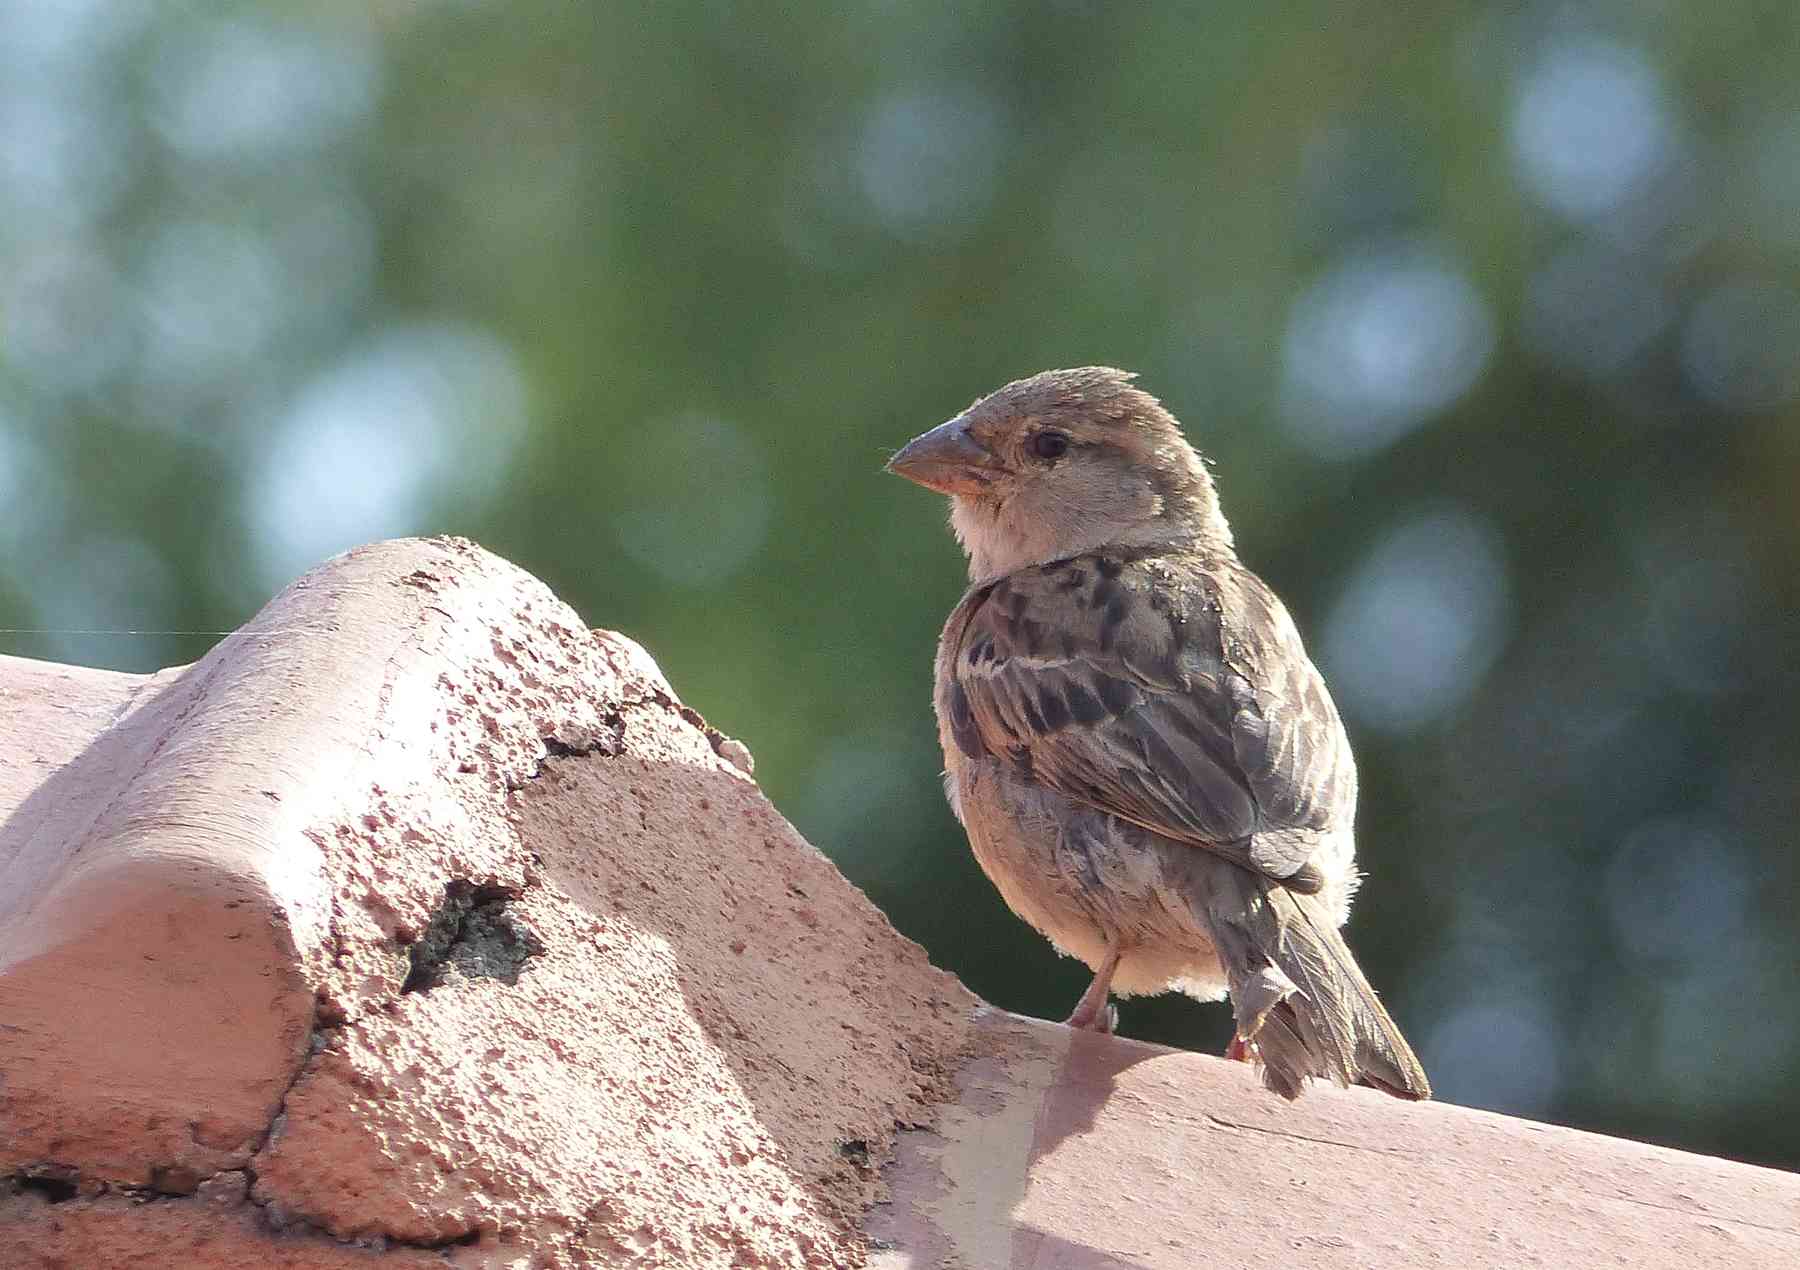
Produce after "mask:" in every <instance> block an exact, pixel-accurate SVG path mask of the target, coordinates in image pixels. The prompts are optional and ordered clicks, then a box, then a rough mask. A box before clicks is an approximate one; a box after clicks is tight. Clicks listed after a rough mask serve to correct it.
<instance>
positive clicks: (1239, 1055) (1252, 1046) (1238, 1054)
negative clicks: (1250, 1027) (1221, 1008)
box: [1225, 1034, 1256, 1063]
mask: <svg viewBox="0 0 1800 1270" xmlns="http://www.w3.org/2000/svg"><path fill="white" fill-rule="evenodd" d="M1225 1057H1226V1058H1228V1059H1230V1060H1231V1061H1232V1062H1234V1063H1253V1062H1255V1061H1256V1042H1254V1041H1246V1040H1245V1039H1244V1038H1243V1037H1241V1036H1238V1035H1236V1034H1233V1036H1232V1038H1231V1044H1229V1045H1227V1046H1226V1047H1225Z"/></svg>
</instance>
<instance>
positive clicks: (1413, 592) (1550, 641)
mask: <svg viewBox="0 0 1800 1270" xmlns="http://www.w3.org/2000/svg"><path fill="white" fill-rule="evenodd" d="M0 29H4V30H5V31H6V32H7V36H6V39H5V40H4V41H0V177H3V180H0V508H4V513H3V514H0V553H3V554H0V626H5V627H8V628H30V629H32V630H43V629H46V628H54V629H56V630H63V631H67V630H74V629H90V628H131V629H134V630H145V629H150V630H161V629H183V630H187V629H200V630H205V629H216V628H226V627H230V626H232V625H235V624H236V623H238V622H240V621H242V620H244V619H245V618H247V617H248V616H249V615H250V614H251V613H252V612H254V611H255V609H256V607H257V606H258V605H259V604H260V603H261V602H262V601H263V600H264V599H266V598H267V596H268V595H269V594H270V593H272V592H273V591H274V590H275V589H278V588H279V587H280V586H281V585H282V584H284V583H285V582H286V581H287V580H288V579H289V578H291V577H292V576H293V575H294V574H296V573H298V572H299V571H300V570H301V569H303V568H304V567H306V566H307V565H308V564H310V563H313V562H314V561H316V560H317V559H319V558H321V557H323V556H324V555H327V554H330V553H331V552H333V551H336V550H339V549H341V548H343V547H347V546H349V545H352V544H353V543H355V542H358V541H362V540H367V539H370V538H376V537H382V536H388V535H393V534H399V533H409V532H437V531H452V532H458V533H464V534H468V535H471V536H473V537H475V538H477V539H479V540H480V541H482V542H483V543H485V544H486V545H487V546H489V547H490V548H492V549H494V550H495V551H498V552H500V553H501V554H503V555H505V556H507V557H509V558H511V559H512V560H514V561H516V562H518V563H519V564H521V565H523V566H524V567H526V568H528V569H530V570H531V571H533V572H534V573H536V574H537V575H539V576H540V577H542V578H544V579H545V580H546V581H548V582H549V583H550V584H551V585H552V586H553V587H554V588H555V589H556V590H557V591H558V592H559V593H560V594H561V595H562V596H563V597H565V598H566V599H568V600H569V601H570V602H571V603H573V604H574V605H575V606H576V608H577V609H579V610H580V611H581V612H582V613H583V614H584V615H585V616H586V617H587V618H588V619H589V620H590V621H592V622H593V623H595V624H597V625H605V626H609V627H615V628H618V629H620V630H623V631H625V632H628V633H629V634H631V635H633V636H634V637H636V638H637V639H639V640H640V641H642V642H643V643H644V644H645V645H646V646H648V647H649V648H650V649H651V651H652V652H653V653H654V654H655V655H656V656H657V657H658V659H659V660H660V662H661V664H662V665H663V667H664V669H665V670H666V671H667V673H668V674H669V676H670V678H671V680H672V681H673V682H674V683H675V685H676V686H677V688H678V689H679V690H680V691H681V693H682V694H683V696H684V697H685V698H686V699H687V700H688V701H689V702H691V703H692V704H694V705H695V706H697V707H698V708H700V709H701V710H702V711H703V712H704V713H705V714H706V715H707V717H708V718H709V719H710V720H711V721H712V722H714V723H715V724H717V725H718V726H720V727H722V728H724V729H725V730H726V731H728V732H731V733H733V734H735V735H738V736H741V737H743V738H744V739H745V740H746V741H747V742H748V743H749V744H750V746H751V747H752V749H753V750H754V751H755V753H756V756H757V759H758V774H759V777H760V779H761V780H762V782H763V785H764V787H765V788H766V789H767V790H768V792H769V794H770V795H771V797H772V798H773V799H774V800H775V802H776V803H777V804H778V805H779V806H781V807H782V808H783V809H784V810H785V811H786V812H787V813H788V814H789V816H790V817H792V818H793V819H794V820H795V821H796V822H797V823H798V824H799V825H800V827H801V828H802V829H803V830H804V831H805V832H806V833H807V834H808V835H809V837H811V838H812V840H813V841H814V842H816V843H817V844H818V845H819V846H820V847H821V848H822V849H823V850H825V851H826V852H828V853H829V854H830V855H831V856H832V857H833V858H834V859H835V860H837V861H838V862H839V864H840V865H841V866H842V867H843V869H844V870H845V872H846V873H848V874H849V875H850V877H851V878H852V879H854V880H855V881H856V882H858V883H859V884H860V885H861V886H863V887H864V888H865V889H866V890H867V891H868V892H869V894H870V895H871V896H872V897H873V898H874V899H875V901H876V902H877V903H879V904H880V905H881V906H882V907H883V908H885V909H886V910H887V912H888V913H889V914H890V915H891V916H892V918H893V920H894V922H895V923H896V925H898V926H899V927H900V929H902V930H903V931H905V932H906V933H908V934H910V935H912V936H913V937H914V938H916V939H918V940H919V941H920V942H921V943H923V944H924V945H925V946H926V947H927V948H928V949H929V950H930V952H931V954H932V956H933V958H934V959H935V960H936V961H937V962H938V963H939V964H941V965H944V966H946V967H948V968H950V969H952V970H954V971H956V972H957V973H958V974H960V975H961V976H962V977H963V978H964V979H965V981H967V982H968V983H969V984H970V986H971V987H973V988H974V989H975V990H976V991H978V992H980V993H981V994H982V995H984V996H985V997H987V998H989V999H990V1000H992V1001H994V1002H996V1003H998V1004H1001V1005H1003V1006H1006V1007H1008V1008H1012V1009H1016V1010H1021V1011H1026V1012H1030V1013H1036V1014H1044V1015H1049V1016H1052V1017H1060V1015H1061V1014H1062V1013H1064V1012H1066V1010H1067V1009H1068V1007H1069V1005H1070V1003H1071V1002H1072V1001H1073V1000H1074V998H1075V996H1076V995H1077V994H1078V993H1079V991H1080V989H1081V986H1082V985H1083V983H1084V982H1085V979H1086V974H1085V971H1084V970H1083V969H1082V968H1080V967H1078V966H1076V965H1074V964H1073V963H1070V962H1066V961H1059V960H1058V959H1057V958H1056V957H1055V956H1054V954H1053V953H1052V952H1051V950H1050V949H1049V948H1048V947H1047V946H1046V945H1045V944H1044V943H1043V942H1042V941H1041V940H1040V939H1039V938H1038V937H1037V936H1036V935H1034V934H1032V933H1031V932H1030V931H1028V930H1026V929H1025V928H1024V927H1023V926H1022V925H1021V924H1020V923H1019V922H1017V921H1016V920H1015V919H1013V918H1012V917H1011V916H1010V915H1009V914H1008V913H1007V912H1006V911H1005V909H1004V908H1003V906H1002V905H1001V904H1000V903H999V901H998V899H997V898H996V897H995V895H994V894H993V892H992V890H991V888H990V887H989V886H988V885H987V884H986V882H985V881H984V879H983V878H982V877H981V876H980V874H979V872H978V870H977V869H976V867H975V866H974V864H973V862H972V860H971V859H970V858H969V855H968V852H967V850H966V848H965V846H964V845H963V842H962V839H961V836H960V833H959V831H958V829H957V827H956V826H955V824H954V822H953V821H952V820H951V818H950V816H949V813H948V811H947V810H946V808H945V806H944V803H943V799H942V797H941V794H940V789H939V783H938V769H939V757H938V755H937V753H936V749H935V746H936V742H935V736H934V732H933V726H932V722H931V718H930V707H929V700H928V696H929V693H928V679H929V672H930V659H931V654H932V649H933V645H934V641H935V638H936V634H937V627H938V623H939V622H940V621H941V619H942V617H943V615H944V614H945V613H946V612H947V611H948V610H949V608H950V607H951V605H952V604H953V603H954V602H955V599H956V597H957V595H958V593H959V590H960V587H961V579H962V572H961V570H962V566H961V561H960V559H959V558H958V556H957V553H956V550H955V547H954V545H953V543H952V542H951V540H950V538H949V536H948V534H947V533H946V532H944V529H943V523H942V522H943V509H942V507H941V506H939V505H938V504H937V501H936V500H934V499H932V498H930V497H929V496H927V495H925V494H923V493H922V492H920V491H918V490H916V489H913V488H911V487H907V486H904V485H902V484H901V483H900V482H898V481H895V480H893V479H892V478H889V477H886V476H884V475H882V473H881V465H882V462H883V460H884V458H885V455H886V454H887V453H888V452H889V451H891V450H892V449H893V448H895V447H897V446H898V445H899V444H900V443H901V442H903V441H904V440H906V439H907V438H908V437H909V436H911V435H913V434H914V433H916V432H918V431H920V430H921V429H923V428H925V427H927V426H930V425H931V424H934V423H936V422H938V421H939V420H941V419H943V418H945V417H947V416H949V415H951V414H953V413H954V412H956V411H957V410H958V409H960V408H961V407H962V406H963V405H965V404H966V403H967V402H968V401H969V400H971V399H972V398H974V397H975V396H977V395H979V394H981V393H983V392H985V391H987V390H988V389H991V388H993V387H995V386H997V385H999V384H1000V383H1002V382H1004V381H1006V380H1008V379H1011V378H1014V377H1017V376H1019V375H1023V374H1027V373H1030V372H1033V371H1036V370H1039V369H1043V368H1045V367H1049V366H1058V365H1079V364H1087V363H1095V362H1102V363H1110V364H1116V365H1120V366H1124V367H1128V368H1132V369H1136V370H1139V371H1141V372H1142V373H1143V381H1142V382H1143V383H1144V385H1145V386H1146V387H1148V388H1149V389H1150V390H1151V391H1153V392H1156V393H1158V394H1159V395H1160V396H1162V397H1163V398H1164V400H1165V401H1166V402H1167V403H1168V404H1169V405H1170V407H1171V408H1172V409H1173V410H1174V411H1175V412H1176V414H1177V415H1178V416H1179V417H1180V418H1182V419H1183V420H1184V421H1185V423H1186V425H1187V428H1188V432H1189V435H1190V437H1191V439H1192V440H1193V441H1194V442H1195V443H1196V444H1197V445H1198V446H1199V447H1200V448H1201V449H1202V450H1204V451H1205V452H1206V453H1207V454H1209V455H1210V456H1211V457H1212V458H1213V459H1214V460H1215V461H1216V463H1217V467H1218V473H1219V479H1220V483H1221V488H1222V491H1223V496H1224V499H1225V504H1226V510H1227V512H1228V514H1229V515H1230V516H1231V517H1232V520H1233V523H1234V524H1235V526H1236V527H1237V530H1238V535H1239V541H1240V547H1241V549H1242V552H1243V555H1244V556H1245V558H1246V559H1247V560H1248V561H1249V562H1250V563H1251V565H1252V566H1253V567H1255V568H1257V569H1258V570H1259V571H1261V572H1262V573H1263V574H1264V575H1265V576H1266V577H1267V578H1268V579H1269V580H1270V581H1271V582H1272V583H1273V584H1274V585H1275V587H1276V588H1277V589H1278V590H1279V591H1280V592H1281V593H1282V594H1283V595H1284V596H1285V597H1286V598H1287V599H1288V601H1289V603H1290V605H1291V607H1292V608H1293V609H1294V611H1295V614H1296V616H1297V618H1298V620H1299V621H1300V624H1301V627H1302V629H1303V630H1304V631H1305V632H1307V634H1308V637H1309V640H1310V642H1311V644H1312V646H1313V648H1314V650H1315V653H1316V655H1317V656H1318V658H1319V660H1320V661H1321V663H1322V664H1323V665H1324V667H1325V669H1326V672H1327V675H1328V677H1329V678H1330V679H1331V682H1332V683H1333V685H1334V690H1335V691H1336V692H1337V693H1338V696H1339V699H1340V704H1341V705H1342V706H1343V707H1344V712H1345V715H1346V717H1347V719H1348V722H1349V724H1350V726H1351V730H1352V735H1353V737H1354V739H1355V742H1356V746H1357V750H1358V754H1359V757H1360V761H1361V765H1362V772H1363V802H1362V816H1361V822H1360V823H1361V844H1362V857H1363V860H1364V863H1365V867H1366V868H1367V869H1368V871H1369V873H1370V881H1369V883H1368V885H1367V887H1366V888H1365V890H1364V893H1363V897H1362V899H1361V900H1360V904H1359V908H1358V911H1357V914H1356V916H1355V918H1354V919H1353V922H1352V930H1351V936H1352V942H1353V943H1354V945H1355V946H1356V948H1357V949H1358V951H1359V955H1360V956H1361V957H1362V959H1363V961H1364V963H1365V965H1366V967H1367V969H1368V971H1369V974H1370V977H1371V978H1372V979H1373V980H1374V982H1376V983H1377V984H1378V985H1380V986H1382V987H1383V989H1384V991H1385V993H1386V995H1387V998H1388V1000H1389V1001H1390V1003H1391V1004H1392V1005H1393V1007H1394V1011H1395V1013H1396V1015H1397V1016H1398V1017H1399V1018H1400V1020H1401V1022H1402V1024H1403V1026H1404V1027H1405V1028H1406V1030H1407V1031H1408V1033H1409V1034H1410V1035H1411V1036H1412V1037H1413V1038H1414V1040H1415V1041H1416V1042H1417V1043H1418V1045H1419V1048H1420V1050H1421V1052H1422V1054H1423V1055H1424V1057H1425V1060H1426V1063H1427V1066H1428V1067H1429V1068H1430V1069H1431V1071H1432V1075H1433V1078H1434V1081H1435V1082H1436V1083H1437V1084H1438V1086H1439V1088H1440V1090H1441V1093H1442V1095H1443V1096H1444V1097H1447V1098H1450V1099H1453V1100H1457V1101H1463V1102H1469V1103H1473V1104H1476V1105H1483V1106H1491V1107H1496V1108H1499V1109H1502V1110H1507V1111H1513V1112H1518V1113H1521V1114H1526V1115H1532V1116H1540V1117H1545V1118H1551V1119H1557V1120H1563V1121H1568V1122H1571V1123H1575V1124H1580V1125H1586V1126H1591V1127H1595V1128H1599V1129H1603V1130H1607V1131H1611V1132H1617V1133H1624V1134H1630V1135H1634V1136H1640V1137H1645V1138H1649V1139H1653V1140H1657V1141H1663V1142H1669V1143H1675V1144H1679V1145H1683V1146H1687V1147H1691V1148H1694V1149H1698V1150H1704V1151H1712V1152H1721V1153H1726V1154H1731V1155H1739V1156H1744V1157H1748V1158H1752V1159H1756V1160H1760V1161H1766V1162H1772V1163H1778V1164H1784V1165H1787V1166H1790V1167H1792V1166H1795V1165H1800V1128H1796V1126H1797V1125H1800V1057H1797V1055H1800V997H1797V996H1796V993H1795V991H1794V988H1795V983H1796V978H1797V976H1796V966H1800V927H1797V925H1796V919H1795V900H1796V892H1797V888H1800V875H1797V865H1796V860H1797V856H1796V852H1795V846H1796V837H1795V829H1794V826H1795V823H1796V812H1797V811H1800V808H1797V807H1796V803H1797V802H1800V799H1797V797H1796V788H1797V781H1796V777H1797V776H1800V726H1797V725H1796V703H1797V701H1800V694H1797V693H1796V679H1795V668H1794V655H1795V652H1796V649H1797V648H1800V643H1797V642H1796V640H1795V634H1796V624H1795V622H1794V618H1793V615H1794V612H1795V605H1796V601H1797V600H1800V594H1797V591H1800V497H1797V495H1796V490H1797V488H1800V482H1797V478H1800V427H1797V423H1800V292H1797V290H1796V287H1797V286H1800V74H1797V72H1800V10H1796V9H1794V8H1793V7H1792V6H1778V5H1768V4H1764V3H1760V2H1756V0H1720V2H1719V3H1715V4H1710V5H1706V6H1686V7H1682V6H1635V5H1624V4H1574V5H1569V4H1555V5H1548V4H1546V5H1523V6H1503V7H1497V6H1488V5H1480V4H1475V3H1469V2H1464V3H1444V4H1436V5H1420V4H1391V3H1375V2H1374V0H1353V2H1352V3H1348V4H1331V5H1325V4H1299V3H1292V2H1289V3H1271V4H1263V5H1254V6H1235V7H1234V6H1185V5H1184V6H1175V5H1166V6H1102V5H1095V4H1080V3H1064V4H1060V5H1049V6H1043V5H1026V4H1017V3H1004V2H997V3H982V4H972V5H961V6H955V7H940V6H904V5H893V4H871V5H864V6H855V5H852V6H829V5H820V4H798V5H786V6H752V5H740V4H729V3H724V2H723V0H711V2H691V3H667V4H662V5H656V6H633V5H537V4H498V3H486V4H483V3H479V2H460V3H459V2H453V0H443V2H440V3H415V4H380V5H375V6H365V5H360V4H356V5H352V4H348V3H335V4H332V3H328V4H323V5H315V6H312V7H311V9H310V10H309V11H308V12H307V13H306V14H304V15H302V14H300V13H298V12H297V11H295V10H293V9H292V8H291V7H290V6H282V5H274V4H256V3H237V4H230V5H214V6H192V5H187V6H166V7H165V6H146V5H140V4H131V3H127V2H125V0H79V2H77V0H52V2H50V3H45V2H43V0H5V2H4V3H0ZM208 642H209V641H208V640H207V639H206V638H204V637H178V636H167V637H149V636H147V637H136V638H125V637H119V636H83V635H73V634H49V635H44V634H35V635H34V634H7V635H0V649H3V650H4V651H8V652H15V653H20V654H25V655H32V656H44V657H54V658H61V659H67V660H77V661H83V662H89V663H93V664H101V665H110V666H117V667H120V668H125V669H145V668H149V667H153V666H158V665H163V664H168V663H172V662H178V661H185V660H189V659H191V658H193V657H195V656H197V655H199V654H200V653H201V652H203V651H204V650H205V648H206V647H207V645H208ZM1123 1016H1124V1030H1125V1031H1126V1032H1127V1033H1128V1034H1133V1035H1139V1036H1145V1037H1150V1038H1153V1039H1158V1040H1164V1041H1169V1042H1172V1043H1175V1044H1180V1045H1192V1046H1206V1047H1217V1046H1219V1045H1221V1044H1222V1043H1223V1041H1224V1039H1225V1035H1226V1030H1227V1015H1226V1012H1225V1010H1224V1009H1223V1007H1203V1006H1197V1005H1195V1004H1193V1003H1191V1002H1187V1001H1184V1000H1180V999H1168V998H1164V999H1159V1000H1156V1001H1151V1002H1128V1003H1126V1005H1125V1006H1124V1009H1123Z"/></svg>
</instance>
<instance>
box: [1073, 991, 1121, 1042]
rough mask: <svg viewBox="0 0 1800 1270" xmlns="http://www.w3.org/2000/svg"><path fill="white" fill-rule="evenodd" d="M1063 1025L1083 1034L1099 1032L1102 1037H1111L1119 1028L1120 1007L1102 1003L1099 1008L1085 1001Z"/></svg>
mask: <svg viewBox="0 0 1800 1270" xmlns="http://www.w3.org/2000/svg"><path fill="white" fill-rule="evenodd" d="M1063 1023H1064V1024H1065V1025H1066V1026H1068V1027H1072V1028H1078V1029H1080V1030H1081V1031H1083V1032H1098V1033H1100V1034H1101V1035H1102V1036H1111V1035H1112V1034H1113V1033H1114V1032H1116V1031H1117V1030H1118V1027H1119V1007H1118V1006H1116V1005H1111V1004H1108V1003H1107V1002H1105V1001H1102V1002H1101V1003H1100V1005H1099V1006H1098V1007H1093V1006H1090V1005H1089V1004H1088V1003H1087V1001H1086V1000H1085V999H1084V1000H1083V1001H1082V1003H1081V1004H1080V1005H1078V1006H1076V1007H1075V1013H1073V1014H1071V1015H1070V1016H1069V1017H1068V1018H1066V1019H1064V1020H1063Z"/></svg>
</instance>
